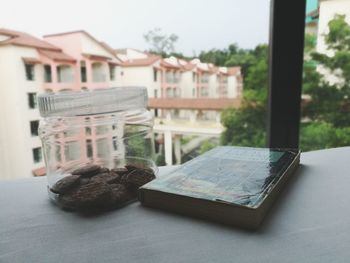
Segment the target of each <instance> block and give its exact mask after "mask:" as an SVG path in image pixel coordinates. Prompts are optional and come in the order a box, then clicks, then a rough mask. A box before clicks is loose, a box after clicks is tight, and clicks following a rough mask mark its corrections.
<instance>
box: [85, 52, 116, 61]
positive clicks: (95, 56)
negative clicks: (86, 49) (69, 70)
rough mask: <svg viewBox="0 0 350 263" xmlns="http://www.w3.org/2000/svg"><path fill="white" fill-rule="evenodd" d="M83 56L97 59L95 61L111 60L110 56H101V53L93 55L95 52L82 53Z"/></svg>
mask: <svg viewBox="0 0 350 263" xmlns="http://www.w3.org/2000/svg"><path fill="white" fill-rule="evenodd" d="M83 56H84V57H87V58H89V59H91V60H97V61H108V60H111V58H110V57H106V56H101V55H95V54H89V53H83Z"/></svg>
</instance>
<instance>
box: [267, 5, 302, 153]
mask: <svg viewBox="0 0 350 263" xmlns="http://www.w3.org/2000/svg"><path fill="white" fill-rule="evenodd" d="M305 7H306V0H293V1H285V0H271V13H270V16H271V17H270V41H269V45H270V56H269V64H270V72H269V105H268V107H269V111H268V127H267V131H268V136H267V137H268V138H267V144H268V147H286V148H298V146H299V124H300V103H301V88H302V70H303V52H304V30H305Z"/></svg>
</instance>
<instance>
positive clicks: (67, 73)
mask: <svg viewBox="0 0 350 263" xmlns="http://www.w3.org/2000/svg"><path fill="white" fill-rule="evenodd" d="M57 80H58V82H60V83H72V82H73V81H74V72H73V67H72V66H70V65H59V66H58V67H57Z"/></svg>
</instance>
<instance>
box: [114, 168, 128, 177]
mask: <svg viewBox="0 0 350 263" xmlns="http://www.w3.org/2000/svg"><path fill="white" fill-rule="evenodd" d="M111 172H114V173H117V174H120V175H123V174H127V173H128V172H129V170H128V169H127V168H126V167H120V168H113V169H111Z"/></svg>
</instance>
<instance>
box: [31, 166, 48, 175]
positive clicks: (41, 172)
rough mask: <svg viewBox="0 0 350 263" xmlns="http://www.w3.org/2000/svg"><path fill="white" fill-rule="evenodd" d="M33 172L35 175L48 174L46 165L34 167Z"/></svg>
mask: <svg viewBox="0 0 350 263" xmlns="http://www.w3.org/2000/svg"><path fill="white" fill-rule="evenodd" d="M32 174H33V175H34V176H45V175H46V169H45V167H41V168H37V169H34V170H32Z"/></svg>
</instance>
